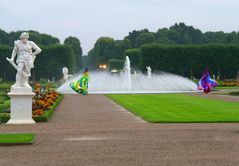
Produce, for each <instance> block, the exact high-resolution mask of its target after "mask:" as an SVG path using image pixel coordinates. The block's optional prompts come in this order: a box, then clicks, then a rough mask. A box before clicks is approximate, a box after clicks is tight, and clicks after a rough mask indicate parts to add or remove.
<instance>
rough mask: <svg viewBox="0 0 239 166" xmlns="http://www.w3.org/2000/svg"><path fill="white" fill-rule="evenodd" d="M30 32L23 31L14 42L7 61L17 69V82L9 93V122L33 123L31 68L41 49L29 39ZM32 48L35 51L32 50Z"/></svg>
mask: <svg viewBox="0 0 239 166" xmlns="http://www.w3.org/2000/svg"><path fill="white" fill-rule="evenodd" d="M28 38H29V34H28V33H26V32H23V33H22V34H21V36H20V40H17V41H15V42H14V48H13V51H12V56H11V58H10V59H9V58H6V59H7V61H8V62H9V63H10V64H11V65H12V66H13V67H14V68H15V69H16V70H17V74H16V82H15V84H14V85H13V86H11V91H10V92H9V93H8V95H9V96H10V98H11V118H10V120H9V121H8V122H7V123H8V124H32V123H35V122H34V120H33V119H32V97H33V96H34V93H33V92H32V88H31V86H30V85H29V84H28V79H29V77H30V76H31V69H32V68H33V67H34V61H35V58H36V55H37V54H39V53H40V52H41V49H40V48H39V47H38V46H37V45H36V44H35V43H34V42H32V41H28ZM32 49H33V50H35V52H32ZM16 56H17V60H16V63H17V64H16V63H15V62H14V60H15V57H16Z"/></svg>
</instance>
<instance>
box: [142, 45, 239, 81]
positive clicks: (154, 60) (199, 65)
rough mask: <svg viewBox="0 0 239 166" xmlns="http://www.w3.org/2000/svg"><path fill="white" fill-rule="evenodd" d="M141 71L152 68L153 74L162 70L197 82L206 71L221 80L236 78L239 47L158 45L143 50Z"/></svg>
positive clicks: (145, 47) (238, 64)
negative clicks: (191, 74) (191, 77)
mask: <svg viewBox="0 0 239 166" xmlns="http://www.w3.org/2000/svg"><path fill="white" fill-rule="evenodd" d="M141 55H142V63H141V69H142V70H145V66H147V65H150V66H151V68H152V69H153V70H162V71H165V72H171V73H175V74H180V75H184V76H187V77H190V73H191V70H192V72H193V75H194V76H195V77H196V78H199V77H200V76H201V75H202V72H203V71H204V70H205V68H206V67H208V68H209V70H210V72H211V73H213V74H216V75H217V74H218V72H220V77H221V78H235V76H236V73H237V71H238V70H239V46H236V45H228V46H225V45H198V46H196V45H187V46H186V45H171V46H169V45H159V44H149V45H144V46H143V47H141Z"/></svg>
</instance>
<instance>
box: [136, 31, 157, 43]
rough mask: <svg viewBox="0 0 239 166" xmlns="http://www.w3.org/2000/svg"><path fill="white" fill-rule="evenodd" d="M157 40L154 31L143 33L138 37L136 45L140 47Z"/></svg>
mask: <svg viewBox="0 0 239 166" xmlns="http://www.w3.org/2000/svg"><path fill="white" fill-rule="evenodd" d="M153 42H155V37H154V34H153V33H149V32H147V33H141V34H140V35H139V36H138V37H137V39H136V46H137V47H140V46H142V45H144V44H149V43H153Z"/></svg>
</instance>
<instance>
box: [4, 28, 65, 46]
mask: <svg viewBox="0 0 239 166" xmlns="http://www.w3.org/2000/svg"><path fill="white" fill-rule="evenodd" d="M22 32H23V31H16V32H10V33H6V32H5V31H3V30H1V29H0V44H3V45H8V46H13V43H14V41H15V40H17V39H19V36H20V35H21V33H22ZM27 32H28V33H29V36H30V40H32V41H34V42H35V43H37V44H38V45H44V46H47V45H52V44H59V43H60V40H59V39H58V38H56V37H53V36H51V35H47V34H42V33H39V32H37V31H27Z"/></svg>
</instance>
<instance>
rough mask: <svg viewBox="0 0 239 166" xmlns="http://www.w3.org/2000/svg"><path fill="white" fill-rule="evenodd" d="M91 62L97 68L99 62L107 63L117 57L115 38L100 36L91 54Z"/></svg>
mask: <svg viewBox="0 0 239 166" xmlns="http://www.w3.org/2000/svg"><path fill="white" fill-rule="evenodd" d="M88 56H89V57H88V58H89V63H90V65H91V67H92V68H97V67H98V66H99V64H102V63H104V64H105V63H107V62H108V60H109V59H112V58H115V57H116V46H115V42H114V39H112V38H109V37H101V38H99V39H98V40H97V41H96V43H95V46H94V49H92V50H91V51H90V52H89V54H88Z"/></svg>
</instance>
